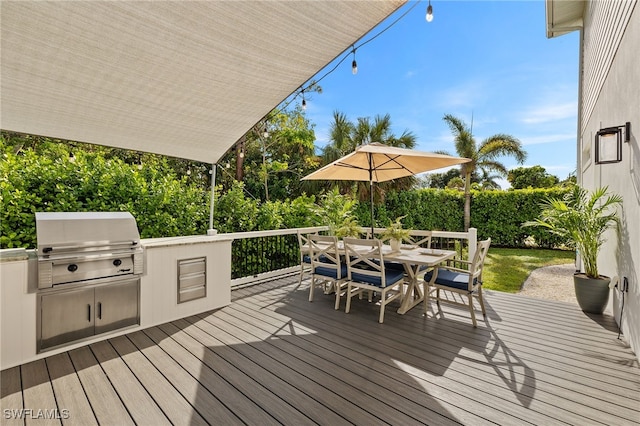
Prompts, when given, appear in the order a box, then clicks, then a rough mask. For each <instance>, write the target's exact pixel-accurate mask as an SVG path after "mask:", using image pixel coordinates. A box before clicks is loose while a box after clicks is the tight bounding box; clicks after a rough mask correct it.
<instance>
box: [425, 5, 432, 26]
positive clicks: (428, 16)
mask: <svg viewBox="0 0 640 426" xmlns="http://www.w3.org/2000/svg"><path fill="white" fill-rule="evenodd" d="M426 18H427V22H431V21H433V6H431V0H429V6H427V17H426Z"/></svg>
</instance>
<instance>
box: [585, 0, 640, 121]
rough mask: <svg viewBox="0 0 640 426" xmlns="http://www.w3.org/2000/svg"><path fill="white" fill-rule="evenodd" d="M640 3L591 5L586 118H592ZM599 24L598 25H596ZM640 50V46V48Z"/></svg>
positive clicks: (624, 0)
mask: <svg viewBox="0 0 640 426" xmlns="http://www.w3.org/2000/svg"><path fill="white" fill-rule="evenodd" d="M636 3H637V0H616V1H591V2H589V3H587V6H586V10H585V17H584V32H583V37H584V39H583V43H584V51H583V54H584V56H583V61H584V64H583V68H582V69H583V91H582V101H583V108H582V111H583V118H584V119H588V118H589V117H590V116H591V114H592V112H593V108H594V107H595V104H596V102H597V100H598V95H599V94H600V91H601V90H602V86H603V84H604V82H605V79H606V78H607V75H608V73H609V69H610V67H611V63H612V62H613V59H614V57H615V56H616V53H617V51H618V47H619V46H620V42H621V40H622V36H623V34H624V31H625V28H626V27H627V25H628V23H629V19H630V17H631V12H632V11H633V9H634V7H635V5H636ZM595 23H597V25H594V24H595ZM639 48H640V46H639Z"/></svg>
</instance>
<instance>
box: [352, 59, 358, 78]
mask: <svg viewBox="0 0 640 426" xmlns="http://www.w3.org/2000/svg"><path fill="white" fill-rule="evenodd" d="M351 72H352V73H353V75H356V74H358V63H357V62H356V60H355V59H354V60H353V62H351Z"/></svg>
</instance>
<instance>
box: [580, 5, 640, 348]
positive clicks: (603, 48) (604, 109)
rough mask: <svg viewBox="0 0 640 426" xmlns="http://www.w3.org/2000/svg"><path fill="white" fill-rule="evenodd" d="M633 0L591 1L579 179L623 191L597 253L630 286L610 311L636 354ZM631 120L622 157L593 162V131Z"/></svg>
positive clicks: (639, 262) (638, 190)
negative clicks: (617, 228)
mask: <svg viewBox="0 0 640 426" xmlns="http://www.w3.org/2000/svg"><path fill="white" fill-rule="evenodd" d="M637 3H638V2H637V0H633V1H590V2H589V4H588V6H587V8H586V11H585V27H584V30H583V40H582V47H583V51H582V58H583V64H582V67H581V71H582V72H583V75H582V86H581V95H582V104H581V110H580V140H581V146H580V148H581V149H580V150H579V151H580V153H581V155H582V158H581V161H580V162H579V164H580V169H581V173H579V179H580V182H581V183H582V185H583V186H584V187H585V188H587V189H593V188H596V187H599V186H608V187H609V189H610V190H611V191H612V192H616V193H618V194H620V195H622V197H623V199H624V208H623V212H622V222H623V226H622V229H621V232H620V236H619V237H618V236H617V235H616V233H615V232H610V233H609V234H608V235H607V242H606V243H605V245H604V247H603V250H602V253H601V256H600V258H599V262H598V264H599V268H600V273H601V274H603V275H608V276H610V277H618V278H619V279H620V282H621V283H622V279H623V277H626V278H627V279H628V281H629V291H628V292H627V293H625V294H624V311H623V313H622V319H621V311H622V302H623V294H622V293H621V292H620V290H618V289H616V290H614V291H613V311H614V314H615V316H616V320H617V321H618V323H619V324H620V322H622V331H623V334H624V337H625V340H627V341H628V342H629V343H630V345H631V347H632V348H633V350H634V352H635V353H636V356H637V357H638V360H640V145H639V139H640V54H638V52H639V51H640V6H638V4H637ZM627 121H629V122H631V141H630V142H629V143H623V146H622V161H621V162H619V163H613V164H600V165H596V164H595V162H594V159H593V158H591V157H593V152H594V144H595V140H594V139H595V134H596V132H597V131H598V130H599V129H601V128H605V127H613V126H620V125H624V123H625V122H627Z"/></svg>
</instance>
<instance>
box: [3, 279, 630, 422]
mask: <svg viewBox="0 0 640 426" xmlns="http://www.w3.org/2000/svg"><path fill="white" fill-rule="evenodd" d="M307 288H308V287H307V285H306V284H304V283H303V285H302V286H301V287H300V288H298V287H297V277H291V278H285V279H281V280H278V281H274V282H271V283H267V284H261V285H259V286H254V287H250V288H246V289H243V290H236V291H234V292H233V303H232V304H231V305H230V306H228V307H226V308H224V309H220V310H217V311H213V312H210V313H207V314H203V315H199V316H195V317H191V318H185V319H183V320H179V321H174V322H172V323H169V324H165V325H162V326H159V327H154V328H151V329H147V330H144V331H138V332H135V333H131V334H129V335H127V336H121V337H116V338H112V339H110V340H108V341H104V342H101V343H96V344H93V345H91V346H88V347H84V348H80V349H76V350H72V351H69V352H66V353H63V354H59V355H55V356H51V357H49V358H46V359H44V360H40V361H36V362H32V363H29V364H25V365H22V366H20V367H15V368H11V369H7V370H5V371H3V372H2V377H1V379H2V404H1V407H2V421H1V423H2V424H3V425H5V424H7V425H10V424H24V423H26V424H32V423H37V424H41V423H42V424H49V423H50V424H60V423H63V424H78V425H90V424H97V423H99V424H103V425H106V424H114V425H125V424H139V425H143V424H148V425H160V424H184V425H186V424H190V425H198V424H225V425H226V424H247V425H269V424H288V425H303V424H323V425H340V424H359V425H374V424H384V423H388V424H396V425H411V424H433V425H448V424H455V423H458V424H468V425H478V424H490V423H495V424H500V425H509V424H513V425H522V424H539V425H551V424H575V425H589V424H607V425H624V424H639V423H640V369H639V368H638V365H637V363H636V361H635V356H634V355H633V353H632V352H631V351H630V350H629V348H627V347H625V345H623V343H622V341H620V340H618V339H617V328H616V326H615V323H614V322H613V320H612V319H611V318H610V317H606V316H605V317H597V316H593V317H590V316H587V315H586V314H584V313H582V312H581V311H580V310H579V309H578V308H577V306H574V305H572V304H567V303H562V302H550V301H544V300H537V299H531V298H526V297H523V296H517V295H510V294H501V293H495V292H487V293H488V294H487V297H486V303H487V309H488V319H487V321H486V322H482V321H479V326H478V328H477V329H474V328H472V326H471V321H470V319H469V317H468V314H467V312H465V311H462V310H457V309H456V308H453V307H447V306H446V305H444V306H443V309H444V316H440V315H438V316H437V317H434V315H433V312H430V314H429V316H428V318H425V317H423V316H422V315H421V311H420V310H419V309H418V308H414V309H413V310H412V311H410V312H409V313H408V314H407V315H404V316H401V315H398V314H396V313H395V312H393V311H392V310H391V309H389V310H388V311H387V314H386V316H385V323H384V324H382V325H381V324H378V323H377V307H376V306H375V305H374V304H369V303H367V302H366V301H358V300H354V303H353V306H352V312H351V313H350V314H345V313H344V311H343V310H342V311H335V310H334V309H333V303H334V298H333V297H332V296H322V295H321V294H320V293H319V292H318V294H317V295H316V298H315V301H314V302H313V303H309V302H308V301H307V296H308V292H307V291H308V290H307ZM391 306H392V305H390V307H391ZM342 307H343V308H344V301H343V303H342ZM480 318H481V316H480ZM51 417H53V419H51ZM47 419H48V420H47Z"/></svg>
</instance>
